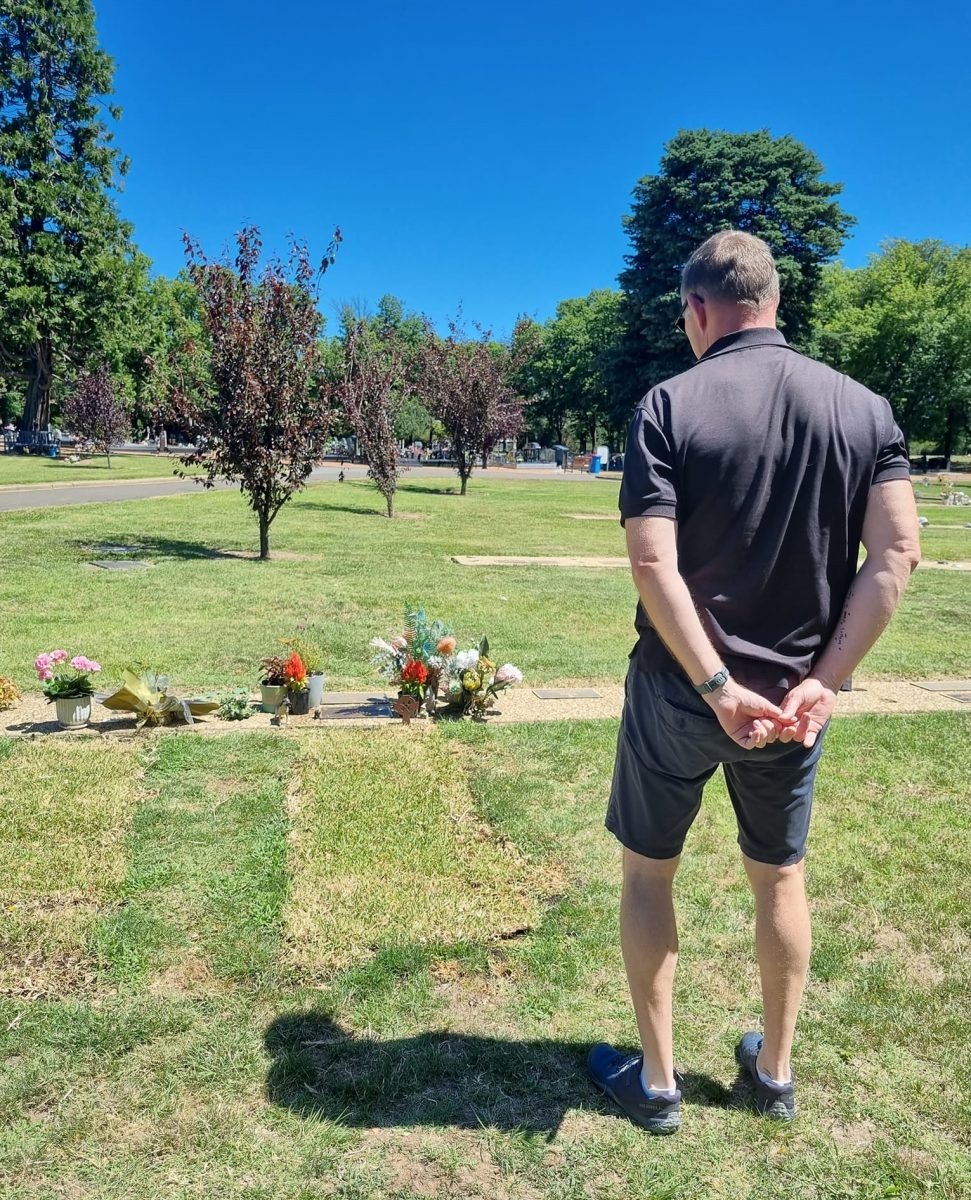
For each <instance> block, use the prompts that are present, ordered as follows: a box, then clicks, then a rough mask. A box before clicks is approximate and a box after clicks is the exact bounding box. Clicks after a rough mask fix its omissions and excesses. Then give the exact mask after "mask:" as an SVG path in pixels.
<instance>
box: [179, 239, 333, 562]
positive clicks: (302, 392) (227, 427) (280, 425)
mask: <svg viewBox="0 0 971 1200" xmlns="http://www.w3.org/2000/svg"><path fill="white" fill-rule="evenodd" d="M340 241H341V234H340V230H339V229H338V230H337V231H336V232H335V234H334V238H333V240H332V242H331V244H330V246H329V247H328V250H327V253H326V255H325V257H324V259H323V261H322V262H321V263H320V265H319V266H317V267H314V266H313V265H312V264H311V262H310V258H309V255H308V252H307V248H306V246H304V245H301V244H297V243H294V244H293V245H292V247H291V254H290V259H289V262H288V263H287V264H283V263H282V262H280V261H279V260H276V259H274V260H272V261H271V262H270V263H269V264H268V265H267V266H266V267H265V268H264V269H263V270H262V271H260V270H259V260H260V251H261V249H262V243H261V241H260V235H259V231H258V230H257V229H256V228H255V227H248V228H246V229H243V230H242V231H241V232H240V233H239V234H237V237H236V258H235V262H234V263H233V264H230V263H228V262H226V261H223V262H210V261H209V260H208V259H207V258H206V257H205V255H204V254H203V253H202V251H201V250H200V248H199V246H198V245H197V244H196V243H195V242H193V241H192V240H191V239H190V238H189V237H188V236H186V238H185V247H186V257H187V259H188V264H189V276H190V278H191V280H192V282H193V284H194V285H195V287H196V290H197V292H198V294H199V300H200V305H201V316H202V323H203V327H204V329H205V332H206V335H207V341H208V346H207V347H206V348H205V351H204V352H201V351H200V352H199V353H198V355H197V357H196V361H197V363H198V364H199V368H200V369H199V372H198V376H197V378H194V379H189V378H188V377H185V380H184V386H181V387H179V389H178V394H177V395H176V396H175V397H174V398H173V399H174V411H175V412H176V414H177V415H178V418H179V419H180V421H181V422H182V423H183V424H185V425H187V426H189V427H190V428H191V429H192V430H193V433H194V435H195V439H196V449H195V451H194V452H193V453H192V454H188V455H186V456H185V457H184V458H183V459H182V464H183V466H185V467H189V466H199V467H201V468H202V470H203V472H204V475H203V478H202V480H201V482H202V484H203V486H204V487H207V488H208V487H212V486H213V484H214V483H215V481H216V480H217V479H226V480H229V481H231V482H233V483H238V484H239V490H240V491H241V492H242V494H243V495H244V496H245V497H246V500H247V502H248V503H249V506H250V507H251V508H252V509H253V511H254V512H255V513H256V515H257V518H258V520H259V526H260V558H261V559H267V558H269V556H270V539H269V533H270V525H271V524H272V523H273V521H274V520H275V518H276V516H277V514H278V513H279V512H280V509H281V508H282V507H283V506H284V504H286V503H287V501H288V500H290V499H291V497H292V496H293V495H294V493H295V492H297V491H299V490H300V489H301V488H302V487H303V486H304V485H305V483H306V480H307V476H308V475H309V474H310V472H311V470H312V469H313V465H314V462H315V461H316V459H317V458H318V457H319V455H320V454H321V452H322V449H323V439H324V438H325V437H326V434H327V430H328V428H329V426H330V420H331V411H330V409H329V407H328V405H327V404H326V403H325V402H324V401H323V398H322V396H321V394H320V393H321V387H320V385H321V380H322V359H321V350H320V334H321V330H322V328H323V318H322V317H321V315H320V311H319V309H318V307H317V298H318V288H319V282H320V279H321V277H322V276H323V274H324V272H325V271H326V270H327V268H328V267H330V266H331V265H332V264H333V263H334V260H335V257H336V254H337V247H338V245H339V243H340ZM204 367H205V368H207V369H204Z"/></svg>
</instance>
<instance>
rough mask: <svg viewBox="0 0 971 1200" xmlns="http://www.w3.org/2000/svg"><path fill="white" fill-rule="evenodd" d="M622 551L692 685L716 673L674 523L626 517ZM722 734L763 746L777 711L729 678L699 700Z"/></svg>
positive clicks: (715, 657)
mask: <svg viewBox="0 0 971 1200" xmlns="http://www.w3.org/2000/svg"><path fill="white" fill-rule="evenodd" d="M625 529H626V532H627V553H628V555H629V556H630V564H631V573H632V575H633V577H634V583H635V584H636V586H637V592H638V595H639V596H640V598H641V603H642V604H643V605H644V609H645V611H646V613H647V615H648V617H649V618H650V621H651V624H652V625H653V626H654V629H655V630H656V631H657V634H658V636H659V637H660V638H661V641H663V642H664V644H665V646H667V648H668V650H670V652H671V653H672V654H673V655H674V657H675V658H676V659H677V660H678V662H679V663H680V664H681V666H682V667H683V668H684V671H685V674H686V675H687V676H688V678H689V679H690V680H691V682H692V683H693V684H700V683H704V681H705V680H706V679H711V677H712V676H713V675H715V674H717V672H718V671H719V670H720V669H721V667H722V666H723V665H724V664H723V663H722V658H721V655H720V654H719V653H718V651H717V650H716V649H715V648H714V646H713V645H712V644H711V639H710V638H709V637H708V634H707V633H706V632H705V628H704V626H703V625H702V623H701V618H700V617H699V616H698V612H697V610H696V608H695V606H694V601H693V600H692V599H691V593H690V592H689V590H688V585H687V584H686V583H685V581H684V579H683V578H682V576H681V573H680V571H679V570H678V543H677V525H676V523H675V522H674V521H673V520H671V519H670V518H668V517H628V519H627V521H626V523H625ZM705 700H706V701H707V703H708V704H709V706H710V707H711V709H712V710H713V711H714V713H715V716H716V717H717V718H718V720H719V722H720V723H721V726H722V728H723V729H724V730H725V732H726V733H727V734H728V735H729V737H731V738H732V739H733V740H734V741H736V742H737V743H738V744H739V745H740V746H744V747H745V749H747V750H748V749H756V748H758V747H760V746H764V745H765V744H766V741H767V740H768V739H769V738H770V737H774V736H775V732H776V727H775V726H774V725H773V724H772V722H771V721H770V720H759V718H760V717H761V718H770V717H773V716H776V717H779V716H781V710H780V709H778V708H777V707H776V706H775V705H774V704H771V703H770V702H769V701H768V700H766V699H765V698H764V697H763V696H759V695H758V694H757V693H756V692H752V691H750V690H749V689H748V688H743V687H742V686H741V685H740V684H738V683H736V681H735V680H734V679H729V681H728V683H726V684H725V686H724V687H720V688H718V690H717V691H715V692H712V693H711V694H710V695H708V696H706V697H705Z"/></svg>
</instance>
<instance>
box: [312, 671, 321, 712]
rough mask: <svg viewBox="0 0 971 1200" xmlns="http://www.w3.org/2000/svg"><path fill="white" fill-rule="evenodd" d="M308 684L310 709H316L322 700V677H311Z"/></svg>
mask: <svg viewBox="0 0 971 1200" xmlns="http://www.w3.org/2000/svg"><path fill="white" fill-rule="evenodd" d="M309 683H310V687H309V691H310V707H311V708H316V707H317V706H318V704H321V703H322V702H323V699H324V676H323V675H311V676H310V681H309Z"/></svg>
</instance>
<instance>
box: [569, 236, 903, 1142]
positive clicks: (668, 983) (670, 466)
mask: <svg viewBox="0 0 971 1200" xmlns="http://www.w3.org/2000/svg"><path fill="white" fill-rule="evenodd" d="M681 300H682V307H681V315H680V317H679V319H678V327H679V328H680V329H681V330H683V332H684V333H685V334H686V335H687V337H688V340H689V341H690V343H691V348H692V350H693V351H694V353H695V356H696V357H697V358H698V360H699V361H698V362H697V363H696V364H695V365H694V366H693V367H692V368H691V369H690V370H689V371H686V372H685V373H684V374H682V375H678V376H676V377H675V378H674V379H670V380H668V381H667V382H666V383H662V384H660V385H659V386H658V387H655V388H654V389H653V390H652V391H650V392H649V393H648V394H647V396H645V397H644V399H643V400H642V401H641V403H640V404H639V406H638V407H637V410H636V412H635V414H634V418H633V421H632V424H631V427H630V434H629V437H628V442H627V458H626V461H625V464H624V478H623V483H622V485H621V492H620V511H621V522H622V523H623V524H624V526H625V530H626V536H627V547H628V552H629V555H630V561H631V570H632V573H633V577H634V582H635V584H636V585H637V590H638V594H639V604H638V608H637V617H636V620H635V626H636V628H637V631H638V634H639V638H638V642H637V645H636V646H635V648H634V650H633V652H632V654H631V662H630V669H629V671H628V675H627V696H626V702H625V705H624V714H623V719H622V722H621V729H620V735H619V738H618V746H617V759H616V764H615V768H614V780H613V786H612V789H611V797H610V804H609V808H608V813H607V828H608V829H610V830H611V831H612V832H613V833H614V834H615V836H616V837H617V838H618V840H619V841H620V842H621V843H622V845H623V894H622V900H621V945H622V949H623V954H624V963H625V966H626V969H627V978H628V983H629V985H630V991H631V998H632V1000H633V1004H634V1012H635V1015H636V1018H637V1026H638V1031H639V1033H640V1041H641V1046H642V1051H643V1053H642V1054H640V1055H637V1056H634V1057H631V1056H627V1055H622V1054H619V1053H618V1052H617V1051H615V1050H613V1049H612V1048H611V1047H609V1046H607V1045H604V1044H601V1045H598V1046H595V1047H594V1048H593V1050H592V1051H591V1052H590V1058H589V1062H588V1067H589V1070H590V1074H591V1076H592V1078H593V1080H594V1082H595V1083H596V1084H597V1085H598V1086H599V1087H600V1088H602V1089H603V1091H605V1092H606V1093H607V1094H608V1095H609V1096H611V1097H612V1099H614V1100H615V1101H616V1102H617V1103H618V1104H619V1105H620V1107H621V1108H622V1109H623V1110H624V1111H625V1112H626V1113H627V1115H628V1116H630V1117H631V1118H632V1119H633V1120H634V1121H636V1122H637V1123H638V1124H640V1125H642V1126H643V1127H644V1128H646V1129H648V1130H651V1131H652V1132H656V1133H670V1132H673V1131H674V1130H675V1129H677V1128H678V1127H679V1125H680V1102H681V1092H680V1090H679V1088H678V1085H677V1081H676V1079H675V1075H674V1059H673V1046H672V1041H673V1037H672V990H673V983H674V972H675V966H676V962H677V954H678V939H677V929H676V925H675V917H674V907H673V904H672V882H673V880H674V875H675V872H676V871H677V867H678V862H679V859H680V855H681V850H682V847H683V844H684V840H685V835H686V833H687V831H688V828H689V827H690V825H691V823H692V821H693V820H694V818H695V816H696V815H697V813H698V809H699V807H700V803H701V795H702V790H703V788H704V785H705V783H706V781H707V780H708V779H710V778H711V776H712V775H713V774H714V772H715V770H716V769H717V768H718V766H719V764H723V765H724V772H725V777H726V781H727V784H728V790H729V793H730V796H731V801H732V805H733V807H734V809H735V813H736V817H737V820H738V830H739V833H738V842H739V846H740V847H741V850H742V856H743V862H744V865H745V870H746V872H747V874H748V878H749V882H750V883H751V886H752V890H753V892H754V895H755V906H756V928H755V933H756V949H757V955H758V964H759V971H760V975H761V981H762V1000H763V1009H764V1014H763V1027H764V1030H763V1033H762V1034H757V1033H747V1034H745V1035H744V1036H743V1037H742V1038H741V1041H740V1042H739V1044H738V1049H737V1057H738V1060H739V1063H740V1064H741V1067H742V1069H743V1071H745V1072H746V1073H747V1074H749V1075H750V1076H751V1078H752V1082H753V1084H754V1088H755V1097H756V1104H757V1106H758V1108H759V1111H761V1112H762V1113H764V1114H766V1115H768V1116H772V1117H778V1118H782V1119H791V1118H792V1117H793V1116H794V1115H795V1083H794V1078H793V1075H792V1068H791V1064H790V1051H791V1048H792V1041H793V1034H794V1031H795V1024H796V1016H797V1013H798V1010H799V1005H800V1002H801V999H802V992H803V987H804V985H805V980H806V972H807V969H808V964H809V951H810V926H809V911H808V907H807V904H806V893H805V885H804V876H803V866H804V855H805V850H806V835H807V832H808V828H809V817H810V811H811V806H812V794H813V781H814V777H815V774H816V768H817V765H818V763H819V759H820V755H821V752H822V748H823V738H824V734H825V731H826V727H827V722H828V721H829V718H830V716H831V714H832V712H833V708H834V706H835V703H836V694H837V692H838V690H839V688H840V685H841V684H842V683H843V681H844V680H845V679H846V678H847V677H848V676H849V674H850V673H851V672H852V670H853V669H854V667H856V665H857V664H858V663H859V662H860V660H861V659H862V658H863V656H864V655H865V654H866V653H867V651H868V650H869V649H870V647H871V646H872V645H873V644H874V642H875V641H876V640H877V638H878V637H879V636H880V633H881V632H882V631H883V629H884V627H885V626H886V624H887V622H888V621H889V619H890V616H891V614H892V613H893V611H894V609H895V608H896V606H897V603H898V602H899V600H900V597H901V594H902V593H903V590H904V588H905V587H906V584H907V581H908V578H909V576H910V574H911V572H912V571H913V569H914V568H915V566H916V565H917V562H918V561H919V558H920V549H919V545H918V526H917V513H916V508H915V504H914V495H913V489H912V487H911V484H910V469H909V461H908V458H907V454H906V450H905V447H904V442H903V437H902V435H901V433H900V431H899V429H898V428H897V427H896V425H895V424H894V421H893V417H892V415H891V412H890V407H889V405H888V404H887V402H886V401H885V400H883V399H881V398H880V397H879V396H875V395H873V393H871V392H869V391H867V389H866V388H864V387H862V386H861V385H860V384H858V383H855V382H854V381H853V380H851V379H849V378H847V377H846V376H845V375H840V374H838V373H837V372H835V371H832V370H830V369H829V368H828V367H826V366H824V365H823V364H821V363H818V362H815V361H813V360H812V359H809V358H805V357H803V356H802V355H800V354H798V353H796V352H795V351H794V350H793V349H792V348H791V347H789V346H787V344H786V340H785V338H784V337H783V335H782V334H781V333H780V332H779V331H778V330H777V329H776V322H775V318H776V310H777V308H778V304H779V279H778V275H777V273H776V268H775V263H774V261H773V259H772V254H771V251H770V250H769V248H768V246H767V245H766V244H765V243H764V242H762V241H761V240H760V239H758V238H755V237H752V236H750V235H749V234H744V233H740V232H737V231H735V230H727V231H725V232H722V233H718V234H715V236H714V237H711V238H709V239H708V240H707V241H706V242H705V243H704V244H703V245H702V246H700V247H699V248H698V249H697V250H696V251H695V252H694V254H692V256H691V258H690V259H689V260H688V262H687V263H686V264H685V266H684V270H683V271H682V276H681ZM861 541H862V543H863V545H864V546H865V547H866V551H867V557H866V560H865V562H864V564H863V566H862V567H861V568H860V569H859V570H857V562H858V557H859V547H860V542H861Z"/></svg>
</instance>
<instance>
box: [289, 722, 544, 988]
mask: <svg viewBox="0 0 971 1200" xmlns="http://www.w3.org/2000/svg"><path fill="white" fill-rule="evenodd" d="M470 768H471V762H470V760H468V759H467V757H466V750H465V748H464V747H459V746H455V745H450V744H447V743H445V741H444V740H443V739H442V738H440V737H439V736H438V735H437V733H436V731H435V730H434V729H426V730H421V731H419V730H417V729H409V730H397V731H393V730H389V736H386V737H383V738H381V739H380V740H378V739H375V738H373V737H369V736H368V735H367V734H365V733H363V732H361V731H355V730H346V731H345V730H340V731H339V730H336V729H335V730H334V731H333V732H332V733H330V734H329V736H328V737H327V739H326V741H323V740H320V741H318V740H317V739H315V740H314V741H313V742H307V743H305V744H304V746H303V749H302V754H301V760H300V765H299V767H298V770H299V772H300V782H301V788H300V792H299V795H297V796H295V797H294V798H292V799H291V809H292V816H293V821H294V830H293V836H292V839H291V846H290V868H291V879H292V887H291V893H290V899H289V903H288V907H287V926H286V927H287V934H288V939H289V941H290V945H291V951H292V956H293V958H294V960H295V962H296V963H297V965H298V966H299V968H300V969H301V970H303V971H305V972H307V973H309V974H310V975H316V974H319V973H321V972H324V973H326V972H329V971H332V970H334V969H336V968H340V967H344V966H348V965H350V964H351V963H354V962H360V961H362V960H365V959H367V958H369V957H371V956H372V955H373V954H374V953H376V952H377V951H379V950H381V949H384V948H387V947H389V946H391V945H393V944H396V943H398V942H401V941H402V940H403V939H404V940H407V942H408V943H410V944H414V943H424V944H433V943H444V944H448V943H453V942H458V941H466V940H468V941H486V942H492V941H498V940H500V939H501V938H502V937H503V936H504V935H506V936H509V935H511V934H515V933H517V932H519V931H521V930H523V929H524V928H527V927H530V926H532V925H534V924H535V923H536V921H537V920H538V919H539V917H540V915H541V912H542V909H543V905H544V902H545V901H546V899H547V898H549V897H550V896H552V895H554V894H556V893H557V892H558V891H559V890H560V888H561V887H562V877H561V874H560V872H559V871H558V869H557V868H555V867H547V866H542V867H541V866H537V865H534V864H531V863H529V862H527V861H526V860H525V858H524V857H523V856H522V855H520V854H519V853H518V851H517V850H516V849H515V847H514V846H512V845H511V844H510V843H509V842H508V841H506V840H505V839H503V838H502V837H500V836H498V835H497V834H496V833H495V831H494V830H492V829H491V828H490V827H489V826H488V825H487V824H486V823H485V822H484V821H483V820H482V819H481V817H480V816H479V814H478V813H477V812H476V810H475V807H474V804H473V801H472V797H471V794H470V792H469V790H468V786H467V784H466V778H467V776H468V773H469V771H470Z"/></svg>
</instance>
